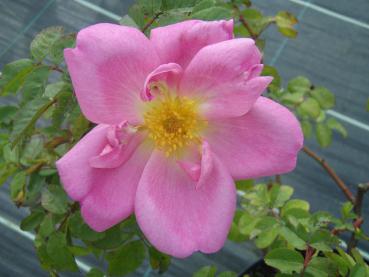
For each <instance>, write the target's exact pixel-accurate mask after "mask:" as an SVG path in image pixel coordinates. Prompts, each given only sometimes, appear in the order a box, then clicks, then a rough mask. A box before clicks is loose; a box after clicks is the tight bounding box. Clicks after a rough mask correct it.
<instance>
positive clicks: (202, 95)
mask: <svg viewBox="0 0 369 277" xmlns="http://www.w3.org/2000/svg"><path fill="white" fill-rule="evenodd" d="M232 30H233V21H213V22H204V21H199V20H191V21H186V22H181V23H178V24H174V25H170V26H166V27H161V28H156V29H153V30H152V31H151V36H150V39H148V38H146V37H145V35H144V34H143V33H141V32H140V31H139V30H137V29H134V28H130V27H124V26H119V25H114V24H105V23H104V24H97V25H93V26H90V27H87V28H85V29H83V30H81V31H80V32H79V33H78V36H77V45H76V48H74V49H65V52H64V55H65V59H66V63H67V65H68V69H69V72H70V76H71V78H72V82H73V86H74V89H75V93H76V96H77V99H78V102H79V105H80V107H81V109H82V112H83V113H84V115H85V116H86V117H87V118H88V119H89V120H90V121H91V122H94V123H96V124H98V125H97V126H96V127H95V128H94V129H93V130H92V131H90V132H89V133H88V134H87V135H86V136H85V137H84V138H82V139H81V141H80V142H78V143H77V144H76V145H75V146H74V147H73V148H72V149H71V150H70V151H69V152H68V153H66V154H65V155H64V156H63V157H62V158H61V159H60V160H58V161H57V164H56V165H57V168H58V171H59V174H60V177H61V182H62V184H63V186H64V188H65V190H66V192H67V193H68V195H69V196H70V197H71V198H72V199H73V200H75V201H79V202H80V204H81V213H82V216H83V218H84V220H85V221H86V222H87V224H88V225H89V226H90V227H91V228H92V229H94V230H96V231H104V230H106V229H108V228H110V227H112V226H113V225H115V224H117V223H119V222H121V221H122V220H124V219H125V218H127V217H128V216H130V215H131V214H132V213H134V214H135V216H136V219H137V222H138V224H139V226H140V228H141V230H142V231H143V233H144V234H145V236H146V237H147V239H148V240H149V241H150V242H151V243H152V244H153V245H154V246H155V247H156V248H157V249H159V250H160V251H162V252H164V253H167V254H170V255H172V256H175V257H187V256H189V255H191V254H192V253H193V252H194V251H201V252H204V253H213V252H216V251H218V250H219V249H220V248H221V247H222V246H223V245H224V242H225V240H226V238H227V234H228V232H229V229H230V226H231V223H232V218H233V214H234V211H235V208H236V197H237V196H236V189H235V185H234V182H233V180H234V179H248V178H256V177H261V176H268V175H274V174H282V173H286V172H289V171H291V170H292V169H294V167H295V165H296V156H297V152H298V151H299V150H300V149H301V147H302V144H303V136H302V133H301V128H300V125H299V123H298V121H297V120H296V118H295V116H294V115H293V114H292V113H291V112H289V111H288V110H287V109H286V108H284V107H283V106H281V105H279V104H277V103H276V102H273V101H272V100H269V99H268V98H265V97H262V96H260V95H261V93H262V92H263V91H264V90H265V88H266V87H267V86H268V84H269V83H270V82H271V80H272V78H271V77H261V76H260V72H261V70H262V68H263V65H262V64H261V54H260V52H259V50H258V49H257V47H256V46H255V43H254V41H253V40H251V39H247V38H234V36H233V31H232Z"/></svg>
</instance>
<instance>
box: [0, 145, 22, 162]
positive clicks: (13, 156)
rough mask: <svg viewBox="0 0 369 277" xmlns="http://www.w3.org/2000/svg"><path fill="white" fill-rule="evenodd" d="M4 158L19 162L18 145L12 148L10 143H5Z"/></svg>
mask: <svg viewBox="0 0 369 277" xmlns="http://www.w3.org/2000/svg"><path fill="white" fill-rule="evenodd" d="M3 158H4V160H5V162H7V163H18V162H19V149H18V147H15V148H12V147H11V145H10V144H6V145H4V148H3Z"/></svg>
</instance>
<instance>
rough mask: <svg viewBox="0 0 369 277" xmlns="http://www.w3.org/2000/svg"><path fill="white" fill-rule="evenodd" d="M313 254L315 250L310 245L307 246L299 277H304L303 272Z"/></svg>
mask: <svg viewBox="0 0 369 277" xmlns="http://www.w3.org/2000/svg"><path fill="white" fill-rule="evenodd" d="M314 253H315V249H314V248H312V247H311V246H310V245H308V247H307V248H306V251H305V259H304V267H303V268H302V269H301V272H300V276H301V277H303V276H305V270H306V268H307V267H308V265H309V263H310V261H311V259H312V257H313V255H314Z"/></svg>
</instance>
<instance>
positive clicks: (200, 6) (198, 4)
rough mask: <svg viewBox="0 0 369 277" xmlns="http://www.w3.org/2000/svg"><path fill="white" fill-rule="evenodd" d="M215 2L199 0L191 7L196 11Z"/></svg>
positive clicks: (206, 7)
mask: <svg viewBox="0 0 369 277" xmlns="http://www.w3.org/2000/svg"><path fill="white" fill-rule="evenodd" d="M215 4H216V2H215V0H201V1H198V2H197V3H196V5H195V6H194V7H193V9H192V12H193V13H196V12H198V11H201V10H205V9H208V8H209V7H212V6H215Z"/></svg>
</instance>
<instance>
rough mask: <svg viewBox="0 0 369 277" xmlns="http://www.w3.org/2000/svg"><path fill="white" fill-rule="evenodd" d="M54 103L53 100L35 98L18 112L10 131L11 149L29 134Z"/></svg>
mask: <svg viewBox="0 0 369 277" xmlns="http://www.w3.org/2000/svg"><path fill="white" fill-rule="evenodd" d="M54 103H55V101H54V100H49V99H45V98H35V99H34V100H32V101H30V102H28V103H27V104H26V105H25V106H24V107H22V109H20V110H19V112H18V113H17V120H16V121H15V123H14V126H13V131H12V141H13V142H12V147H14V146H15V145H17V144H18V143H19V142H20V141H21V140H22V139H24V138H25V137H26V136H27V135H28V134H29V132H30V131H31V130H32V129H33V128H34V125H35V123H36V122H37V120H38V119H39V118H40V117H41V116H42V114H43V113H44V112H45V111H47V109H48V108H50V107H51V106H52V105H53V104H54Z"/></svg>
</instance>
